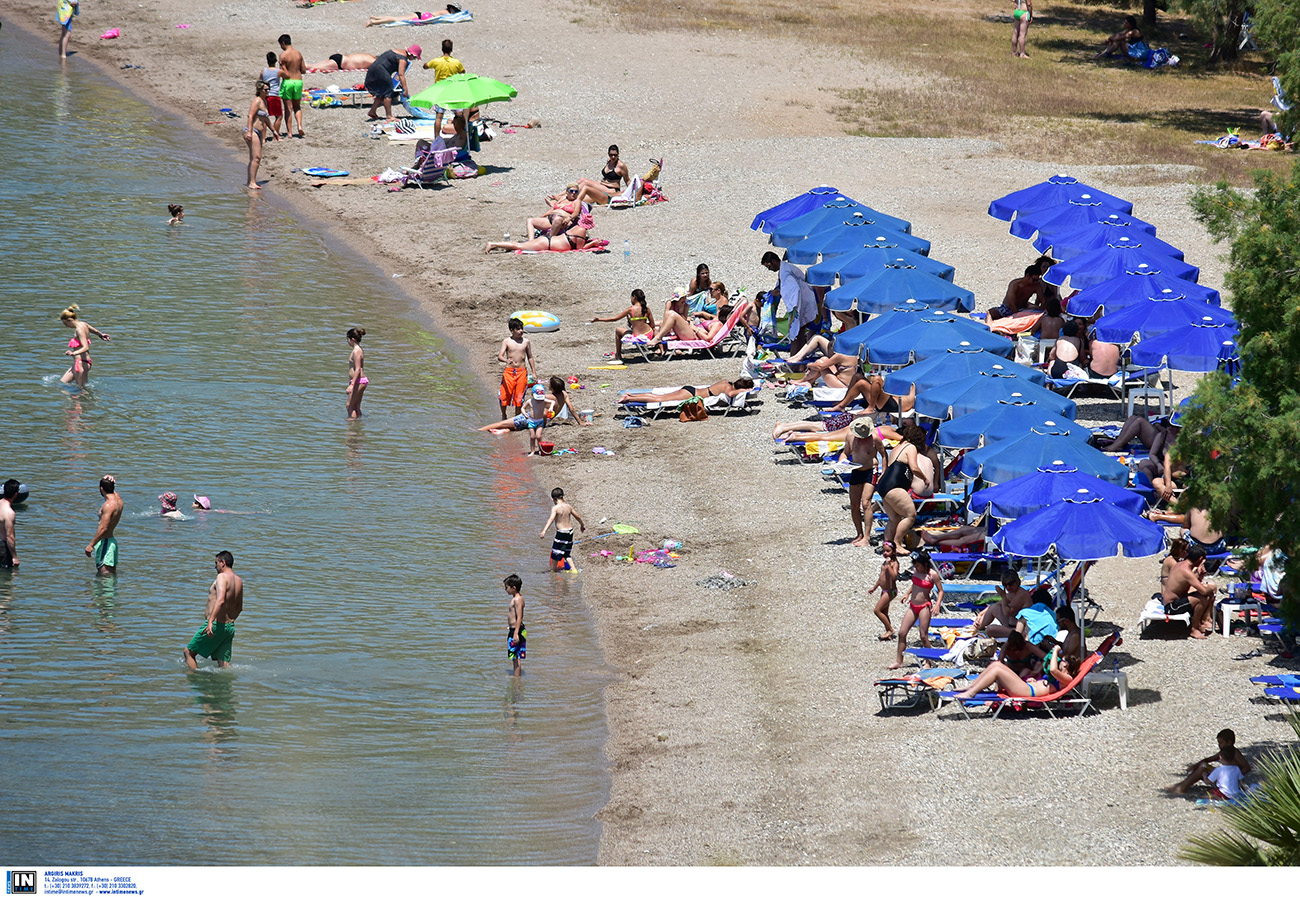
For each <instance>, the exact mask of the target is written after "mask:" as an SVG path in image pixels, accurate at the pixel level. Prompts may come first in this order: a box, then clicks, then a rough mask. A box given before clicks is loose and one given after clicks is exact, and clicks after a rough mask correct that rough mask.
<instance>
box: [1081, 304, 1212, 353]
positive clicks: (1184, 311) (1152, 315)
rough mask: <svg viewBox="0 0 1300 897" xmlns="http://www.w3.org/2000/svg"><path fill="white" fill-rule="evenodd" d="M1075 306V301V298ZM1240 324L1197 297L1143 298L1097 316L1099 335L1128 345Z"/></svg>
mask: <svg viewBox="0 0 1300 897" xmlns="http://www.w3.org/2000/svg"><path fill="white" fill-rule="evenodd" d="M1070 304H1071V306H1073V304H1074V303H1073V301H1071V303H1070ZM1206 321H1210V322H1212V323H1215V324H1226V325H1230V326H1236V319H1235V318H1234V317H1233V316H1232V312H1230V311H1228V309H1226V308H1219V307H1218V306H1215V305H1209V304H1207V303H1205V302H1200V301H1198V300H1196V299H1187V298H1185V297H1178V296H1175V297H1173V298H1156V299H1143V300H1142V301H1140V302H1135V303H1133V304H1132V305H1128V306H1125V307H1124V308H1121V309H1118V310H1116V311H1112V312H1107V313H1106V314H1104V315H1102V316H1101V317H1100V318H1098V319H1097V324H1096V329H1097V336H1099V337H1100V338H1101V339H1103V340H1105V341H1106V342H1108V343H1118V344H1120V345H1126V344H1127V343H1129V342H1131V341H1132V340H1133V338H1134V337H1140V338H1142V339H1150V338H1151V337H1153V336H1159V335H1160V334H1162V333H1168V332H1169V331H1171V330H1178V329H1179V328H1181V327H1189V326H1191V325H1192V324H1203V323H1205V322H1206Z"/></svg>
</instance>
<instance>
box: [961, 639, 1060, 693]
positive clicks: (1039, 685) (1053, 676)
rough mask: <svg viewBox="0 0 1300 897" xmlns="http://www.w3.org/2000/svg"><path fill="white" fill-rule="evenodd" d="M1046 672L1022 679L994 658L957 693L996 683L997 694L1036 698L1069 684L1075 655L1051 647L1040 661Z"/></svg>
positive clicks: (976, 689)
mask: <svg viewBox="0 0 1300 897" xmlns="http://www.w3.org/2000/svg"><path fill="white" fill-rule="evenodd" d="M1043 666H1044V667H1045V668H1046V670H1047V672H1046V673H1039V674H1038V676H1036V677H1034V678H1032V679H1028V680H1025V679H1022V678H1020V676H1019V674H1017V673H1016V671H1015V670H1013V669H1012V668H1011V667H1009V666H1007V665H1006V664H1005V663H1002V662H1001V661H998V660H995V661H993V662H992V663H990V664H989V665H988V667H986V668H985V670H984V672H982V673H980V674H979V675H978V676H976V677H975V681H974V682H972V683H971V684H970V686H968V687H967V688H966V690H965V691H961V692H958V693H957V697H959V698H973V697H975V695H977V694H979V693H980V692H982V691H984V690H985V689H987V688H989V687H990V686H995V687H996V688H997V690H998V693H999V694H1004V695H1011V696H1013V697H1017V698H1036V697H1040V696H1042V695H1045V694H1050V693H1051V692H1054V691H1056V690H1058V689H1060V688H1061V687H1062V686H1064V685H1066V684H1068V683H1069V682H1070V681H1071V680H1072V679H1073V678H1074V674H1075V670H1076V669H1077V667H1076V664H1075V660H1074V658H1072V657H1070V656H1068V655H1066V653H1065V652H1064V651H1063V650H1061V648H1060V647H1056V648H1053V649H1052V651H1051V653H1050V654H1048V655H1047V659H1046V660H1044V661H1043Z"/></svg>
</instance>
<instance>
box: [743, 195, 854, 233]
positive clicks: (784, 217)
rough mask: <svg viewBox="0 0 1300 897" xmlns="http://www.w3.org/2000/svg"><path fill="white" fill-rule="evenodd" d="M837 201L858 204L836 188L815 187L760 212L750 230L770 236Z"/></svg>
mask: <svg viewBox="0 0 1300 897" xmlns="http://www.w3.org/2000/svg"><path fill="white" fill-rule="evenodd" d="M835 200H842V201H845V202H857V200H856V199H849V198H848V197H847V196H845V195H844V194H843V193H841V192H840V191H838V190H836V189H835V188H834V187H828V186H826V185H825V184H822V185H821V186H820V187H813V188H812V189H811V190H809V191H808V192H807V193H800V194H799V195H798V196H796V197H794V198H793V199H787V200H786V201H785V202H783V203H781V204H780V205H776V206H772V208H770V209H765V210H764V211H762V212H759V213H758V214H757V215H755V216H754V222H753V223H752V224H750V226H749V229H750V230H761V231H762V232H763V233H765V234H770V233H771V232H772V231H774V230H776V228H777V227H778V226H780V225H782V224H784V223H785V222H787V221H791V220H793V219H795V218H798V217H799V216H800V215H806V214H808V213H809V212H812V211H814V210H816V209H820V208H821V207H822V206H824V205H826V203H828V202H833V201H835Z"/></svg>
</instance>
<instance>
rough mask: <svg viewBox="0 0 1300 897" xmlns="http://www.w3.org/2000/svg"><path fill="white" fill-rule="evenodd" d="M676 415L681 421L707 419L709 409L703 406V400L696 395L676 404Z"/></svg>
mask: <svg viewBox="0 0 1300 897" xmlns="http://www.w3.org/2000/svg"><path fill="white" fill-rule="evenodd" d="M677 416H678V417H679V418H680V419H681V420H683V421H688V420H708V419H709V411H708V409H707V408H705V407H704V400H703V399H701V398H699V397H698V396H697V397H696V398H693V399H687V400H686V401H685V402H682V403H681V404H680V405H678V406H677Z"/></svg>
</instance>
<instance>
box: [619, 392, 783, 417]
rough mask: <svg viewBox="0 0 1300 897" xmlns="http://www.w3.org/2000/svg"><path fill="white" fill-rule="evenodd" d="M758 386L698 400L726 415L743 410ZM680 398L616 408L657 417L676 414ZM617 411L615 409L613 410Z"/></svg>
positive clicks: (711, 410) (707, 407) (625, 411)
mask: <svg viewBox="0 0 1300 897" xmlns="http://www.w3.org/2000/svg"><path fill="white" fill-rule="evenodd" d="M759 389H760V387H758V386H755V387H754V388H753V389H751V390H748V391H746V392H742V393H739V394H738V395H737V396H736V397H735V399H732V398H730V397H729V396H726V395H720V396H708V397H703V396H702V397H701V398H700V401H701V402H703V403H704V409H705V410H706V411H710V412H715V411H720V412H722V416H723V417H726V416H727V415H728V414H731V413H733V412H741V411H745V410H746V409H747V406H748V402H749V398H750V397H751V396H755V395H757V394H758V392H759ZM676 391H677V387H671V386H669V387H661V388H659V389H657V390H651V392H664V393H670V392H676ZM682 401H683V400H682V399H673V400H672V401H669V402H619V403H618V409H619V410H621V411H622V412H623V413H625V414H626V413H629V412H634V413H636V414H639V415H649V416H650V417H651V418H657V417H660V416H661V415H668V414H676V413H677V410H678V409H679V408H680V407H681V404H682ZM615 413H616V414H617V413H618V412H617V411H616V412H615Z"/></svg>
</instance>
